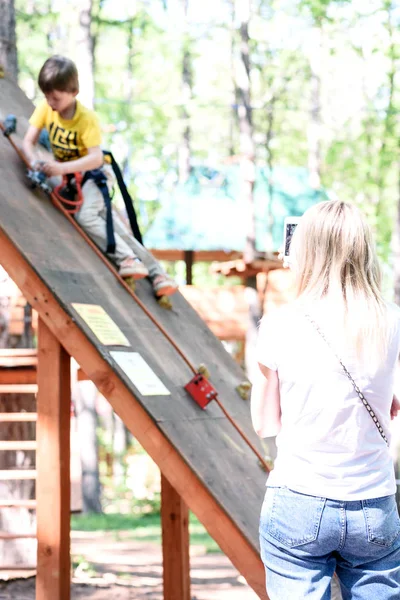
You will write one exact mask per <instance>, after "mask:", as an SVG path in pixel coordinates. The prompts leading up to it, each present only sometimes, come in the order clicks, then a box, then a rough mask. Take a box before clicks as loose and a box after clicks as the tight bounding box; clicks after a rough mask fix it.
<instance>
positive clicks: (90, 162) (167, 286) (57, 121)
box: [23, 56, 178, 296]
mask: <svg viewBox="0 0 400 600" xmlns="http://www.w3.org/2000/svg"><path fill="white" fill-rule="evenodd" d="M38 83H39V87H40V89H41V90H42V92H43V94H44V96H45V98H46V100H45V101H43V102H42V103H41V104H40V105H39V106H38V107H37V108H36V109H35V111H34V113H33V115H32V116H31V118H30V120H29V123H30V126H29V128H28V131H27V133H26V135H25V138H24V141H23V150H24V152H25V155H26V157H27V158H28V160H29V162H30V163H31V166H32V169H34V170H40V171H43V172H44V173H45V174H46V175H47V176H48V177H52V178H58V179H60V177H61V176H62V175H68V174H70V173H78V172H85V171H91V170H92V169H99V168H101V167H102V165H103V153H102V150H101V148H100V143H101V132H100V126H99V123H98V120H97V117H96V115H95V113H94V112H93V111H91V110H89V109H87V108H85V107H84V106H83V105H82V104H81V103H80V102H79V101H78V100H77V99H76V96H77V94H78V92H79V80H78V71H77V68H76V66H75V64H74V63H73V62H72V61H71V60H69V59H68V58H65V57H63V56H52V57H51V58H49V59H48V60H46V62H45V63H44V65H43V67H42V68H41V70H40V73H39V77H38ZM43 128H46V129H47V131H48V133H49V137H50V143H51V148H52V151H53V155H54V157H55V160H47V161H46V162H43V161H39V160H37V159H36V156H35V151H34V149H35V146H36V144H37V142H38V139H39V135H40V132H41V130H42V129H43ZM82 195H83V204H82V206H81V208H80V209H79V211H78V212H77V213H76V215H75V218H76V220H77V221H78V223H79V224H80V225H81V227H82V228H83V229H84V230H85V231H86V232H87V233H88V235H89V236H90V237H91V238H92V239H93V240H94V241H95V242H96V244H97V245H98V246H99V247H100V248H101V249H102V250H103V252H105V251H106V248H107V230H106V220H105V218H106V217H105V204H104V199H103V196H102V194H101V191H100V190H99V188H98V187H97V186H96V184H95V182H94V181H93V179H89V180H88V181H86V182H85V183H84V185H83V186H82ZM126 233H127V230H126V229H125V228H124V226H123V224H122V223H121V220H120V219H115V221H114V237H115V246H116V247H115V253H114V255H113V256H112V258H113V259H114V260H115V262H116V264H117V266H118V270H119V273H120V275H121V276H122V277H133V278H134V279H142V278H143V277H146V276H148V277H149V279H150V280H151V282H152V285H153V288H154V292H155V294H156V296H165V295H171V294H173V293H175V292H176V290H177V287H178V286H177V284H176V283H175V282H174V281H173V280H172V279H170V278H169V277H168V276H167V275H166V274H165V273H164V271H163V270H162V269H161V267H160V265H159V264H158V263H157V261H155V260H154V258H153V257H152V256H151V255H150V254H149V253H148V252H147V251H146V250H145V249H144V248H143V246H142V245H141V244H140V243H139V242H138V241H137V240H135V239H134V238H133V237H131V238H130V242H131V244H132V246H133V247H134V249H135V251H133V250H132V248H131V247H130V246H129V245H128V244H127V243H126V242H125V241H124V240H123V239H122V236H124V235H125V236H126ZM138 255H139V256H140V258H141V259H142V260H140V259H139V257H138ZM142 261H143V262H142Z"/></svg>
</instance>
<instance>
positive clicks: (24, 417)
mask: <svg viewBox="0 0 400 600" xmlns="http://www.w3.org/2000/svg"><path fill="white" fill-rule="evenodd" d="M36 419H37V413H32V412H30V413H28V412H20V413H13V412H6V413H0V423H16V422H17V421H18V422H27V421H36Z"/></svg>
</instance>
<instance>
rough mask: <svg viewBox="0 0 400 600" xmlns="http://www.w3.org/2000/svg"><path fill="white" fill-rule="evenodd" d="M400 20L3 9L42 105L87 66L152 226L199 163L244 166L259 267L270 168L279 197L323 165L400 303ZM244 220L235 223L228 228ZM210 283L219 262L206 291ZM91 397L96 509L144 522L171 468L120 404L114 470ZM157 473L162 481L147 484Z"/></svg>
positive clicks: (5, 53) (141, 7)
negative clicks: (135, 434) (256, 203)
mask: <svg viewBox="0 0 400 600" xmlns="http://www.w3.org/2000/svg"><path fill="white" fill-rule="evenodd" d="M14 25H15V27H14ZM399 25H400V2H399V1H397V0H368V1H367V2H366V1H365V0H0V64H1V63H3V64H5V65H7V68H8V70H9V71H10V72H11V73H12V74H13V76H14V77H15V79H16V80H18V83H19V85H20V86H21V87H22V88H23V90H24V91H25V92H26V94H27V95H28V96H29V97H30V98H31V99H32V100H33V102H37V101H39V100H40V99H41V93H40V90H39V89H38V87H37V75H38V72H39V69H40V67H41V66H42V64H43V62H44V61H45V60H46V58H48V57H49V56H50V55H52V54H63V55H67V56H69V57H70V58H72V59H73V60H74V61H75V62H76V64H77V66H78V69H79V72H80V84H81V92H80V97H79V98H80V100H81V101H82V102H83V103H84V104H85V105H87V106H89V107H94V108H95V110H96V111H97V113H98V115H99V118H100V121H101V125H102V130H103V135H104V147H105V148H108V149H110V150H112V152H113V153H114V155H115V156H116V158H117V160H118V162H119V163H120V164H121V165H122V167H123V171H124V176H125V179H126V182H127V184H128V186H129V189H130V192H131V194H132V196H133V198H134V202H135V204H136V207H137V209H138V212H139V218H140V223H141V227H142V229H143V231H144V232H146V231H147V230H148V229H149V227H150V226H151V225H152V223H153V222H154V219H155V217H156V215H157V213H158V211H159V210H160V209H161V207H162V199H163V196H164V194H165V192H173V190H174V189H175V188H176V186H177V185H178V184H182V183H185V182H186V181H188V179H189V178H190V176H191V173H193V171H194V170H195V169H196V168H202V169H204V170H207V169H208V170H210V172H212V171H213V170H218V169H219V168H221V167H223V166H224V165H225V166H227V165H235V164H238V165H240V167H241V169H240V173H241V177H242V179H243V183H244V185H243V186H242V191H241V193H242V194H243V195H244V196H245V200H246V202H247V203H248V222H247V223H243V227H244V228H246V231H247V233H248V239H247V246H246V248H244V249H243V250H244V258H245V261H246V262H251V260H252V258H254V256H255V255H256V254H257V249H256V247H255V234H254V223H253V222H252V219H253V212H252V211H253V208H252V206H253V205H252V197H253V191H254V180H255V176H254V172H255V169H256V168H257V167H264V168H266V169H267V171H268V172H269V173H270V179H269V182H268V185H269V186H271V187H272V186H273V185H274V181H273V175H272V174H273V172H274V171H273V170H274V168H277V167H282V168H286V167H299V168H303V169H308V177H309V184H310V186H311V188H312V189H314V190H320V189H324V190H326V192H327V194H328V196H329V197H331V198H336V197H337V198H341V199H343V200H349V201H351V202H355V203H356V204H357V205H359V206H360V207H361V208H362V209H363V211H364V212H365V213H366V215H367V216H368V219H369V220H370V222H371V224H372V226H373V227H374V230H375V234H376V239H377V242H378V249H379V254H380V257H381V259H382V262H383V264H384V267H385V274H386V277H385V282H386V287H387V292H388V295H389V296H390V295H392V293H393V290H394V297H395V299H396V300H397V302H398V303H400V141H399V140H400V136H399V133H400V122H399V109H400V81H399V77H400V75H399V73H400V68H399V67H400V28H399ZM15 34H16V35H15ZM208 217H209V219H210V220H212V219H213V215H212V214H210V215H208ZM270 219H271V220H272V219H273V214H272V212H270ZM267 221H268V219H267ZM229 226H230V224H229V214H227V215H226V218H225V221H224V222H222V223H221V227H229ZM270 226H271V221H270V222H266V223H265V228H266V230H268V228H270ZM271 249H272V248H269V250H271ZM274 249H275V250H276V248H274ZM175 269H176V267H175ZM182 272H183V271H182ZM175 275H176V273H175ZM207 277H208V278H211V277H212V276H211V275H209V273H208V266H207V267H206V268H204V269H203V275H202V278H201V281H198V280H197V279H196V283H201V284H202V283H204V282H205V281H206V280H207ZM222 279H223V278H222ZM224 281H226V279H224ZM219 282H220V281H219ZM180 283H181V281H180ZM246 285H248V283H246ZM83 385H89V382H83ZM92 392H93V390H92ZM90 393H91V392H90V390H89V391H88V392H87V393H86V405H85V406H86V408H85V410H86V413H88V414H89V412H90V411H91V414H92V419H91V421H90V422H89V425H88V423H87V422H86V423H85V424H84V427H85V431H86V432H87V431H88V429H89V428H91V431H92V435H86V437H85V443H86V448H88V447H89V446H90V443H91V442H90V440H92V442H93V443H92V447H93V448H94V451H93V452H89V451H85V452H83V453H82V454H83V455H85V457H86V459H88V460H89V462H90V464H89V466H87V465H86V467H85V469H84V470H85V472H86V473H89V474H91V477H92V479H91V481H92V484H91V485H89V484H87V483H86V484H85V486H84V507H85V509H86V510H89V511H92V512H100V511H101V510H102V508H104V507H106V508H107V507H110V506H111V504H112V505H115V504H116V499H117V498H118V499H119V500H120V502H119V505H118V506H117V509H116V510H114V509H113V511H114V512H117V511H118V510H119V511H120V512H129V511H130V510H131V502H132V498H135V499H136V500H135V502H136V506H139V504H138V500H137V499H138V498H143V502H144V503H145V505H146V507H147V508H148V507H149V505H151V503H152V502H153V501H154V502H155V501H156V500H157V498H156V496H155V495H153V496H150V495H149V493H148V489H149V486H150V488H151V489H154V488H156V484H154V481H156V480H158V471H157V470H156V469H155V468H154V467H150V468H148V462H146V459H145V458H144V457H143V455H142V453H141V451H140V449H139V450H138V449H136V450H135V449H134V447H133V446H134V442H133V441H132V440H131V439H130V438H129V436H128V434H127V432H126V430H125V429H124V426H123V424H122V422H121V421H120V420H119V419H118V418H117V417H116V416H115V415H114V416H113V415H111V413H110V412H109V409H108V408H106V405H105V404H104V406H103V413H102V414H100V420H101V421H102V423H103V429H99V430H98V441H99V447H100V450H99V452H100V460H99V455H98V449H97V448H96V431H95V430H96V422H97V421H96V419H97V416H96V412H95V404H96V398H95V396H93V398H92V399H90ZM93 393H94V392H93ZM88 398H89V400H88ZM88 406H89V408H90V411H89V408H88ZM101 406H102V405H100V408H101ZM97 410H99V407H98V406H97ZM78 413H79V411H78ZM86 413H85V414H86ZM100 413H101V411H100ZM78 416H79V414H78ZM107 419H108V421H109V422H110V426H106V425H104V424H105V423H106V421H107ZM90 423H91V424H90ZM109 431H112V434H110V435H108V432H109ZM128 438H129V439H128ZM89 442H90V443H89ZM88 444H89V445H88ZM132 448H133V449H132ZM142 462H143V469H142V471H143V474H144V475H143V478H142V480H140V478H139V477H138V473H139V472H140V470H141V466H140V465H141V463H142ZM99 463H100V471H101V473H100V474H101V478H102V485H103V490H102V494H103V495H102V498H101V500H100V483H99V481H100V480H99V466H98V465H99ZM139 463H140V464H139ZM146 478H149V479H151V482H152V483H151V484H149V485H147V484H146V485H143V486H142V487H143V490H140V489H134V488H135V485H136V488H137V487H138V486H140V485H141V484H140V481H143V480H145V479H146ZM127 490H128V491H129V494H127V493H126V492H127ZM124 502H125V503H126V504H127V507H126V510H125V509H124V507H123V506H122V504H123V503H124ZM156 504H157V502H156ZM139 508H140V507H139ZM147 508H146V510H147ZM150 508H151V506H150Z"/></svg>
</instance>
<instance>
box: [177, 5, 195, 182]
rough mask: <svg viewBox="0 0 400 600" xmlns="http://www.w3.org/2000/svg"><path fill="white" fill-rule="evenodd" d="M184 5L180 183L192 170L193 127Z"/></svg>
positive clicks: (186, 15)
mask: <svg viewBox="0 0 400 600" xmlns="http://www.w3.org/2000/svg"><path fill="white" fill-rule="evenodd" d="M181 7H182V40H183V49H182V108H181V113H180V119H181V124H182V137H181V142H180V145H179V148H178V175H179V183H185V182H186V181H187V180H188V179H189V177H190V171H191V148H190V143H191V128H190V115H189V109H188V103H189V101H190V99H191V97H192V85H193V77H192V56H191V52H190V36H189V23H188V9H189V0H181Z"/></svg>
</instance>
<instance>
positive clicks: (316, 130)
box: [307, 25, 322, 189]
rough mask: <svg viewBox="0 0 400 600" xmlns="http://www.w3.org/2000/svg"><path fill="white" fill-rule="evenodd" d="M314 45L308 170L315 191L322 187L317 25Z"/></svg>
mask: <svg viewBox="0 0 400 600" xmlns="http://www.w3.org/2000/svg"><path fill="white" fill-rule="evenodd" d="M311 35H312V38H313V42H314V43H313V44H312V47H311V51H310V58H309V61H310V69H311V97H310V121H309V124H308V132H307V133H308V169H309V172H310V185H311V187H312V188H314V189H319V188H320V186H321V136H322V131H321V127H322V123H321V72H322V26H319V25H317V26H316V27H314V28H313V30H312V32H311Z"/></svg>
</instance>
